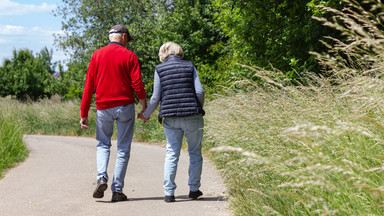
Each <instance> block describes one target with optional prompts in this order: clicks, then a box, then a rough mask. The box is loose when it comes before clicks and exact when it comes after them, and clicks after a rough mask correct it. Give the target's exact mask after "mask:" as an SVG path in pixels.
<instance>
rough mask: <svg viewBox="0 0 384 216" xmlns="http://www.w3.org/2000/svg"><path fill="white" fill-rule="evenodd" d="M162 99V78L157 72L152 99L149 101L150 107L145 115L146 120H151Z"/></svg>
mask: <svg viewBox="0 0 384 216" xmlns="http://www.w3.org/2000/svg"><path fill="white" fill-rule="evenodd" d="M160 97H161V86H160V77H159V75H158V74H157V71H156V70H155V77H154V79H153V93H152V97H151V99H150V100H149V104H148V107H147V109H146V110H145V112H144V113H143V117H144V118H146V119H149V117H150V116H151V114H152V113H153V112H154V111H155V109H156V108H157V106H158V105H159V103H160Z"/></svg>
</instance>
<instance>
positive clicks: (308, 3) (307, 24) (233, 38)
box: [213, 0, 343, 72]
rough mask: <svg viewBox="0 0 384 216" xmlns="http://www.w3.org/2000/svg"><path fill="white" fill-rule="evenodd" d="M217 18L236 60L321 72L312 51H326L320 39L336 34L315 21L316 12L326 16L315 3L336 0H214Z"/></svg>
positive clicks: (337, 3) (334, 2) (330, 3)
mask: <svg viewBox="0 0 384 216" xmlns="http://www.w3.org/2000/svg"><path fill="white" fill-rule="evenodd" d="M213 2H214V7H215V9H216V16H215V20H216V22H217V23H218V25H220V26H221V28H222V29H223V31H224V33H225V35H226V36H228V37H229V38H230V39H229V46H230V49H231V51H232V52H231V55H232V57H233V58H234V59H236V61H238V62H242V63H245V64H250V65H257V66H260V67H264V68H268V67H269V66H270V65H272V66H273V67H276V68H278V69H280V70H282V71H285V72H290V71H291V72H292V69H296V70H299V71H300V70H314V71H317V72H318V71H319V65H318V64H317V62H316V60H315V59H314V57H312V56H311V55H310V54H309V51H313V50H324V49H325V47H323V46H322V45H321V44H320V42H319V40H320V39H321V38H322V37H323V36H324V35H335V34H336V32H335V31H334V30H333V29H330V28H327V27H324V26H322V25H321V23H320V22H317V21H316V20H313V19H312V18H311V17H312V16H313V15H322V16H327V14H325V12H324V11H322V10H320V9H319V8H317V7H316V5H320V4H324V5H328V6H333V7H336V8H340V7H342V5H343V3H342V2H341V1H337V0H322V1H320V0H296V1H289V0H277V1H276V0H254V1H249V0H214V1H213Z"/></svg>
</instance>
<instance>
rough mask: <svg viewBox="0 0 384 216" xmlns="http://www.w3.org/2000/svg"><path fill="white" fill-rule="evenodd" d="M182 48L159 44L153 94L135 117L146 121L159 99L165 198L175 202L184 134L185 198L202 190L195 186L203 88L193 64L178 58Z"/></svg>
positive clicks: (200, 162)
mask: <svg viewBox="0 0 384 216" xmlns="http://www.w3.org/2000/svg"><path fill="white" fill-rule="evenodd" d="M183 56H184V53H183V50H182V48H181V47H180V46H179V45H178V44H176V43H173V42H167V43H165V44H163V45H162V46H161V47H160V50H159V58H160V61H161V62H163V63H161V64H159V65H157V66H156V70H155V77H154V86H153V94H152V97H151V99H150V101H149V104H148V106H147V109H146V110H145V112H142V113H139V114H138V118H140V119H143V120H144V122H146V121H148V119H149V117H150V115H151V114H152V113H153V111H154V110H155V109H156V107H157V106H158V105H159V103H160V112H159V116H158V119H159V122H160V123H162V124H163V126H164V134H165V136H166V138H167V146H166V148H167V149H166V157H165V164H164V193H165V198H164V201H165V202H175V196H174V194H175V190H176V183H175V177H176V171H177V163H178V161H179V156H180V150H181V142H182V139H183V136H185V137H186V139H187V143H188V153H189V158H190V162H189V180H188V185H189V188H190V192H189V198H191V199H198V197H200V196H201V195H203V193H202V192H201V191H200V190H199V188H200V179H201V171H202V165H203V157H202V155H201V139H202V137H203V127H204V120H203V115H204V114H205V112H204V110H203V104H204V94H205V92H204V89H203V88H202V86H201V82H200V79H199V76H198V74H197V71H196V68H195V67H194V66H193V64H192V62H190V61H185V60H182V58H183Z"/></svg>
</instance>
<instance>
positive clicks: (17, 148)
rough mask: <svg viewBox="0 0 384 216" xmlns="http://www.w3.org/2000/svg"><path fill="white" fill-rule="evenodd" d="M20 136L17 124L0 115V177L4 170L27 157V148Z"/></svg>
mask: <svg viewBox="0 0 384 216" xmlns="http://www.w3.org/2000/svg"><path fill="white" fill-rule="evenodd" d="M22 136H23V131H22V129H21V128H20V126H19V125H17V124H15V123H14V122H13V121H12V120H10V119H7V118H4V117H3V116H2V115H0V177H2V174H3V172H4V171H5V170H7V169H8V168H10V167H13V166H15V164H16V163H18V162H21V161H23V160H24V159H25V158H26V157H27V155H28V150H27V148H26V146H25V145H24V143H23V139H22Z"/></svg>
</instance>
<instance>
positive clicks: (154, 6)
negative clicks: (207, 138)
mask: <svg viewBox="0 0 384 216" xmlns="http://www.w3.org/2000/svg"><path fill="white" fill-rule="evenodd" d="M63 2H64V5H63V6H61V7H59V8H58V9H57V10H56V12H55V13H56V15H57V16H61V17H62V18H63V21H62V23H63V27H62V29H63V30H64V31H65V32H67V33H66V34H65V35H61V36H60V35H57V36H56V45H58V46H59V47H60V48H62V49H64V50H66V51H68V52H71V59H72V60H73V61H76V62H77V64H82V65H84V67H81V68H83V69H82V70H81V71H78V73H80V74H81V76H84V77H85V73H86V66H88V62H89V59H90V57H91V54H92V53H93V52H94V51H95V50H96V49H99V48H101V47H102V46H105V45H106V44H107V43H108V37H107V32H108V31H109V30H110V28H111V27H112V26H113V25H115V24H125V25H127V27H128V29H129V30H130V33H131V34H132V35H133V37H134V38H135V40H134V41H133V43H131V44H129V49H131V50H132V51H133V52H135V53H136V55H137V57H138V59H139V62H140V65H141V71H142V75H143V82H144V83H145V84H146V91H147V93H149V94H150V93H151V92H152V88H151V85H150V84H151V83H152V81H153V74H154V69H155V65H156V64H159V63H160V62H159V60H158V56H157V55H158V50H159V48H160V46H161V45H162V44H163V43H165V42H167V41H174V42H176V43H179V44H180V45H181V46H182V47H183V49H184V51H185V58H186V59H188V60H191V61H193V62H194V63H195V64H197V65H214V64H215V61H216V59H217V58H218V56H219V54H220V53H217V52H215V51H214V49H213V48H212V47H213V46H214V45H215V44H216V43H219V42H220V41H221V40H222V38H223V34H222V33H221V31H220V30H219V29H218V28H217V27H216V25H215V24H214V22H213V12H212V6H211V2H210V0H188V1H185V0H171V1H170V0H151V1H137V0H129V1H112V0H104V1H100V0H97V1H95V0H92V1H91V0H84V1H75V0H64V1H63ZM74 14H75V15H74ZM207 67H209V66H205V67H204V68H207ZM202 73H203V72H202ZM203 77H204V76H203ZM203 82H204V80H203ZM82 85H83V83H82V84H81V86H82ZM81 90H82V89H81Z"/></svg>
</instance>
